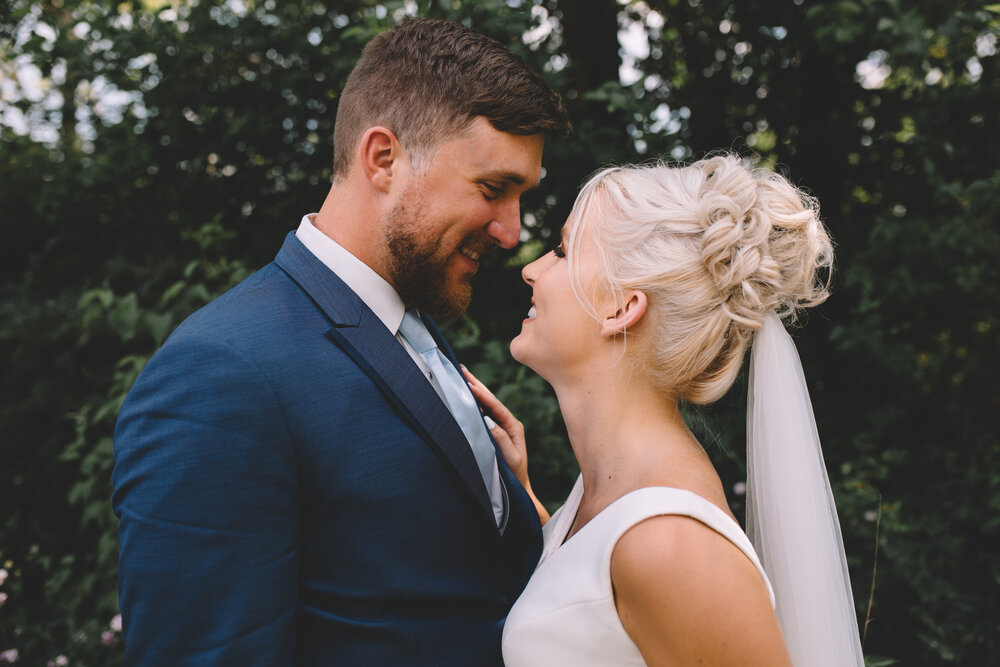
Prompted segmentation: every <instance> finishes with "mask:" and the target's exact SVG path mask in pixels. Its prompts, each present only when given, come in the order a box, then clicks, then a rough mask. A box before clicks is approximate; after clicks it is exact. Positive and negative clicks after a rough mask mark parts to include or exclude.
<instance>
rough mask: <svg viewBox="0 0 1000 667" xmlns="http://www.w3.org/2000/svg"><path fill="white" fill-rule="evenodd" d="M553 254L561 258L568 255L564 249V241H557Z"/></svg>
mask: <svg viewBox="0 0 1000 667" xmlns="http://www.w3.org/2000/svg"><path fill="white" fill-rule="evenodd" d="M552 254H554V255H555V256H556V257H559V258H560V259H562V258H563V257H566V251H565V250H563V247H562V243H557V244H555V245H554V246H553V247H552Z"/></svg>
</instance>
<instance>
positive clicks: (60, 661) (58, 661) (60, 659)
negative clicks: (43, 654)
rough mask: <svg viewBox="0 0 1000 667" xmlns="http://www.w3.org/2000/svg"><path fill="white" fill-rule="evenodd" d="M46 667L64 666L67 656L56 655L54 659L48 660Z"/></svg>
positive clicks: (67, 660)
mask: <svg viewBox="0 0 1000 667" xmlns="http://www.w3.org/2000/svg"><path fill="white" fill-rule="evenodd" d="M45 664H46V667H66V665H68V664H69V658H67V657H66V656H64V655H57V656H56V658H55V660H49V661H48V662H47V663H45Z"/></svg>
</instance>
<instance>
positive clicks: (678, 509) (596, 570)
mask: <svg viewBox="0 0 1000 667" xmlns="http://www.w3.org/2000/svg"><path fill="white" fill-rule="evenodd" d="M582 496H583V480H582V478H578V479H577V480H576V485H575V486H574V487H573V490H572V491H571V492H570V495H569V498H567V499H566V504H565V505H563V506H562V507H561V508H559V510H558V511H557V512H556V513H555V514H554V515H553V516H552V518H551V519H550V520H549V521H548V522H547V523H546V524H545V526H544V528H543V529H542V534H543V537H544V540H545V544H544V546H543V548H542V556H541V559H540V560H539V562H538V567H537V568H536V569H535V573H534V574H533V575H532V577H531V580H530V581H529V582H528V586H527V587H526V588H525V589H524V592H523V593H522V594H521V597H520V598H518V600H517V602H516V603H515V604H514V607H513V608H512V609H511V611H510V614H509V615H508V616H507V623H506V625H505V626H504V631H503V659H504V664H505V665H506V666H507V667H561V666H563V665H565V666H566V667H605V666H607V665H615V666H626V665H641V666H644V665H645V664H646V663H645V662H644V661H643V659H642V655H640V653H639V649H638V648H637V647H636V645H635V644H634V643H633V642H632V640H631V639H630V638H629V636H628V635H627V634H626V633H625V628H624V627H622V624H621V620H620V619H619V618H618V612H617V610H616V609H615V600H614V593H613V591H612V587H611V554H612V551H613V550H614V548H615V544H617V543H618V540H619V538H620V537H621V536H622V535H623V534H624V533H625V531H627V530H628V529H629V528H631V527H632V526H634V525H635V524H637V523H639V522H640V521H642V520H643V519H648V518H650V517H653V516H659V515H664V514H674V515H683V516H688V517H691V518H693V519H697V520H698V521H700V522H702V523H703V524H705V525H706V526H708V527H709V528H712V529H713V530H715V531H716V532H718V533H719V534H720V535H722V536H723V537H725V538H727V539H728V540H729V541H730V542H732V543H733V544H734V545H736V546H737V547H738V548H739V549H740V550H741V551H743V553H745V554H746V556H747V558H749V559H750V561H751V562H752V563H753V564H754V566H755V567H756V568H757V571H758V572H760V576H761V577H762V578H763V579H764V583H765V584H766V585H767V589H768V593H769V594H770V595H771V604H772V605H773V604H774V593H773V591H772V590H771V584H770V582H768V579H767V575H765V574H764V569H763V568H762V567H761V564H760V561H759V560H758V558H757V554H756V553H754V549H753V547H752V546H751V544H750V540H749V539H748V538H747V536H746V535H745V534H744V533H743V531H742V530H741V529H740V526H739V524H737V523H736V522H735V521H734V520H733V519H732V517H730V516H729V515H727V514H726V513H725V512H723V511H722V510H721V509H719V508H718V507H716V506H715V505H713V504H712V503H710V502H709V501H707V500H705V499H704V498H702V497H701V496H698V495H695V494H694V493H692V492H690V491H686V490H683V489H675V488H668V487H648V488H643V489H637V490H635V491H632V492H630V493H627V494H625V495H624V496H622V497H621V498H619V499H618V500H616V501H615V502H613V503H611V504H610V505H608V506H607V507H606V508H604V509H603V510H602V511H601V512H600V513H599V514H598V515H597V516H595V517H594V518H593V519H591V520H590V521H589V522H588V523H587V524H586V525H585V526H583V528H581V529H580V530H579V531H577V533H576V534H575V535H573V536H572V537H571V538H569V539H568V540H566V539H565V538H566V534H567V533H568V532H569V529H570V527H571V526H572V525H573V521H574V519H575V518H576V513H577V509H578V508H579V506H580V499H581V497H582Z"/></svg>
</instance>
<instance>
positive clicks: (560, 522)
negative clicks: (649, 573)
mask: <svg viewBox="0 0 1000 667" xmlns="http://www.w3.org/2000/svg"><path fill="white" fill-rule="evenodd" d="M655 489H664V490H668V491H671V492H676V493H679V494H682V495H687V496H690V497H693V498H696V499H697V500H698V502H699V503H700V504H704V506H705V507H707V508H709V512H710V513H712V514H716V515H717V516H718V517H720V518H721V517H724V518H725V520H726V521H727V522H729V523H731V524H732V526H733V527H734V528H736V529H737V530H738V531H740V532H741V533H742V532H743V528H742V527H741V526H740V524H739V522H738V521H736V520H735V519H734V518H733V517H731V516H730V515H729V514H727V513H726V512H725V511H723V510H722V509H721V508H719V507H718V506H717V505H716V504H715V503H713V502H712V501H710V500H709V499H707V498H705V497H703V496H700V495H698V494H697V493H695V492H694V491H691V490H689V489H682V488H679V487H676V486H640V487H639V488H637V489H632V490H631V491H628V492H627V493H624V494H622V495H621V496H619V497H618V498H615V499H614V500H612V501H611V502H610V503H608V504H607V505H606V506H604V507H603V508H602V509H601V511H599V512H598V513H597V514H595V515H594V516H592V517H591V518H590V520H589V521H587V523H585V524H583V525H582V526H580V528H579V530H577V531H576V532H575V533H573V534H572V535H570V534H569V531H570V530H571V529H572V528H573V523H574V522H575V521H576V517H577V515H578V514H579V512H580V501H581V500H582V499H583V475H582V474H581V475H579V476H577V478H576V483H575V484H574V485H573V489H572V490H571V491H570V493H569V496H567V497H566V502H565V503H564V504H563V506H562V507H561V508H559V509H560V512H559V517H558V519H557V523H556V524H554V525H553V527H552V530H551V532H550V535H551V538H552V539H551V540H548V539H547V540H545V549H544V551H543V553H542V557H541V558H540V559H539V563H541V562H542V561H544V560H545V559H546V558H548V557H549V556H550V555H552V554H553V553H555V552H556V551H559V550H560V549H562V548H563V547H565V546H567V545H569V544H570V543H571V542H573V540H575V539H576V538H577V536H578V535H580V534H581V533H583V532H584V531H585V530H586V529H587V527H588V526H591V525H592V524H595V523H599V521H598V520H599V519H601V518H602V516H604V517H606V516H609V515H610V514H611V513H612V511H613V508H614V507H615V506H616V505H619V504H620V503H622V502H623V501H625V499H626V498H629V497H631V496H633V495H634V494H637V493H640V492H643V491H650V490H655ZM567 509H571V510H572V514H571V515H570V513H568V512H565V511H564V510H567ZM553 519H555V517H553ZM550 521H551V520H550ZM547 526H548V524H546V527H547ZM709 528H712V529H713V530H715V528H714V527H712V526H709ZM717 532H718V531H717ZM560 536H561V537H560ZM550 544H551V545H553V546H551V547H549V545H550Z"/></svg>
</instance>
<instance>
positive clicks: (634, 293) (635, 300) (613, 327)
mask: <svg viewBox="0 0 1000 667" xmlns="http://www.w3.org/2000/svg"><path fill="white" fill-rule="evenodd" d="M623 297H624V305H622V306H620V307H619V308H618V310H617V311H616V312H615V313H614V314H612V315H608V316H607V317H605V318H604V320H603V321H602V322H601V335H602V336H604V337H605V338H612V337H614V336H617V335H618V334H622V333H626V332H627V331H629V330H630V329H634V328H635V326H636V325H637V324H638V323H639V320H641V319H642V316H643V315H645V314H646V306H647V301H646V293H645V292H640V291H639V290H628V291H626V292H625V294H624V295H623Z"/></svg>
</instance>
